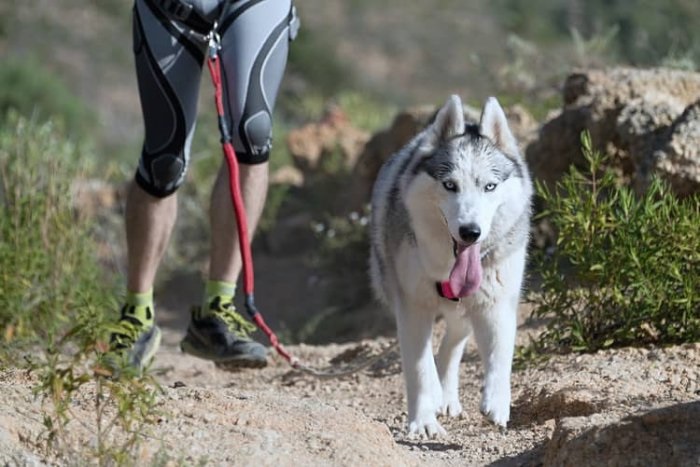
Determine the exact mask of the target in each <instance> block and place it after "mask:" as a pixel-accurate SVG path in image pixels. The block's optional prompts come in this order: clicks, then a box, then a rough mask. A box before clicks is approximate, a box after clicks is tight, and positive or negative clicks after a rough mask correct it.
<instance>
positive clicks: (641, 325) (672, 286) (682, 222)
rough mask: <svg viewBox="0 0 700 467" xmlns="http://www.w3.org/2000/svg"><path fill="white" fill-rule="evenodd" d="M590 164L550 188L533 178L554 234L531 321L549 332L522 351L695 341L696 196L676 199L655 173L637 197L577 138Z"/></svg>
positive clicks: (698, 278)
mask: <svg viewBox="0 0 700 467" xmlns="http://www.w3.org/2000/svg"><path fill="white" fill-rule="evenodd" d="M582 150H583V154H584V155H585V157H586V160H587V162H588V164H589V166H588V170H587V171H586V173H581V172H579V171H578V170H577V169H575V168H573V167H572V168H571V170H570V172H569V173H568V174H567V175H566V176H565V177H564V178H563V179H562V180H561V182H560V183H558V184H557V186H556V188H555V189H554V190H553V191H552V190H549V189H548V188H547V187H546V186H545V185H542V184H538V186H537V191H538V193H539V195H540V196H541V197H542V198H543V200H544V202H545V205H546V206H547V207H546V210H545V211H544V212H543V213H542V214H541V216H540V217H546V218H548V219H549V220H550V221H551V222H552V224H553V225H554V226H555V228H556V229H557V230H558V232H559V235H558V239H557V243H556V249H555V250H554V253H553V254H552V256H551V257H547V256H545V255H543V254H541V255H539V257H538V258H536V270H537V272H539V273H540V274H541V278H542V291H541V293H539V294H536V295H534V297H533V300H534V304H535V307H536V308H535V310H534V312H533V316H534V317H535V318H546V319H548V320H549V321H548V324H547V328H546V331H545V332H544V333H543V334H542V335H541V336H540V337H539V338H538V339H537V340H536V341H535V342H534V343H533V345H532V346H531V348H530V349H529V351H535V353H545V352H565V351H585V352H592V351H595V350H598V349H603V348H608V347H620V346H629V345H646V344H672V343H681V342H693V341H697V340H700V296H699V295H698V290H700V250H698V245H700V229H698V226H697V221H698V219H699V218H700V197H698V196H697V195H695V196H691V197H689V198H686V199H684V200H679V199H678V198H676V197H675V196H674V195H673V194H672V193H671V191H670V189H669V187H668V185H667V184H666V183H664V182H662V181H661V180H659V179H656V180H654V181H653V183H652V184H651V186H650V188H649V189H648V191H647V192H646V193H644V194H643V195H641V196H639V197H637V196H635V194H634V193H633V192H632V191H631V190H630V189H629V188H628V187H625V186H618V185H617V183H616V179H615V176H614V175H613V173H612V172H611V171H609V170H605V164H606V158H605V157H604V156H603V155H602V154H601V153H599V152H597V151H594V150H593V149H592V146H591V140H590V136H589V135H587V134H584V135H583V137H582Z"/></svg>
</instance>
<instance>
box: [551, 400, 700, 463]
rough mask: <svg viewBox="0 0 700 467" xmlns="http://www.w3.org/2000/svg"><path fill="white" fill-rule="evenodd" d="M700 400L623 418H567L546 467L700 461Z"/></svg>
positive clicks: (561, 423)
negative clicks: (699, 421)
mask: <svg viewBox="0 0 700 467" xmlns="http://www.w3.org/2000/svg"><path fill="white" fill-rule="evenodd" d="M698 420H700V402H688V403H684V404H677V405H673V406H670V407H666V408H661V409H656V410H652V411H649V412H646V413H642V414H639V415H631V416H627V417H624V418H622V419H619V418H618V419H612V420H610V419H609V418H606V417H604V416H602V415H600V414H595V415H592V416H589V417H572V418H564V419H562V420H560V421H559V422H558V423H557V426H556V428H555V430H554V434H553V436H552V439H551V441H549V442H548V443H547V446H546V450H545V455H544V462H543V465H545V466H594V465H595V466H601V465H603V466H604V465H627V466H647V465H674V466H688V467H690V466H697V465H699V464H700V423H698Z"/></svg>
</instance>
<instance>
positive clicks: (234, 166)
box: [207, 31, 397, 379]
mask: <svg viewBox="0 0 700 467" xmlns="http://www.w3.org/2000/svg"><path fill="white" fill-rule="evenodd" d="M219 41H220V38H219V35H218V34H217V33H216V32H215V31H212V32H211V34H210V36H209V54H208V57H207V66H208V67H209V73H210V75H211V81H212V84H213V85H214V100H215V102H216V113H217V116H218V121H219V132H220V134H221V144H222V147H223V150H224V156H225V157H226V164H227V165H228V181H229V190H230V192H231V200H232V201H233V210H234V212H235V215H236V226H237V228H238V243H239V247H240V249H241V258H242V261H243V292H244V293H245V308H246V311H247V312H248V315H249V316H250V319H251V320H252V321H253V322H254V323H255V325H256V326H257V327H258V329H260V330H261V331H262V332H263V333H265V335H266V336H267V339H268V341H269V342H270V345H272V347H274V349H275V351H276V352H277V353H278V354H279V355H280V356H281V357H282V358H284V359H285V360H286V361H287V362H289V364H290V365H291V366H292V368H294V369H296V370H300V371H303V372H305V373H308V374H310V375H313V376H315V377H317V378H322V379H327V378H338V377H341V376H346V375H350V374H353V373H356V372H358V371H360V370H362V369H364V368H367V367H369V366H371V365H372V364H374V363H376V362H377V361H379V360H381V359H383V358H384V357H386V356H387V355H389V354H390V353H391V352H393V351H394V350H395V349H396V346H397V343H394V344H393V345H391V346H389V347H388V348H386V349H384V351H382V352H381V353H380V354H379V355H377V356H375V357H373V358H371V359H368V360H366V361H365V362H363V363H361V364H359V365H357V366H355V367H352V368H350V369H344V370H337V371H322V370H316V369H314V368H311V367H309V366H306V365H304V364H302V363H301V362H299V360H298V359H297V358H295V357H294V356H292V355H291V354H290V353H289V352H288V351H287V350H286V349H285V348H284V347H283V346H282V344H281V343H280V342H279V339H277V335H276V334H275V333H274V331H272V329H270V327H269V326H268V325H267V323H265V320H264V319H263V317H262V314H260V312H259V311H258V309H257V308H256V306H255V299H254V295H253V289H254V278H253V256H252V254H251V251H250V242H249V241H248V223H247V217H246V212H245V206H244V205H243V195H242V194H241V186H240V178H239V170H238V160H237V159H236V151H235V150H234V149H233V144H232V143H231V132H230V131H229V127H228V122H227V121H226V117H225V114H224V99H223V85H222V83H221V59H220V57H219V50H220V49H221V44H220V42H219Z"/></svg>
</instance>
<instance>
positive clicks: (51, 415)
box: [0, 113, 158, 465]
mask: <svg viewBox="0 0 700 467" xmlns="http://www.w3.org/2000/svg"><path fill="white" fill-rule="evenodd" d="M6 121H7V122H8V125H7V126H6V127H4V129H3V130H1V131H0V264H2V268H0V329H1V330H2V332H1V333H0V343H1V344H2V347H1V348H0V351H1V352H0V353H1V355H2V358H1V359H0V361H2V362H3V365H8V366H9V365H22V366H25V367H27V368H28V369H29V370H30V371H31V373H32V374H34V375H35V376H36V377H37V379H38V383H37V385H36V387H35V393H36V394H37V395H39V396H41V398H42V400H44V401H46V402H48V403H47V405H46V406H45V411H44V426H45V428H46V432H45V433H44V434H45V437H42V439H41V440H40V441H41V442H42V443H43V445H44V446H45V448H46V450H47V451H51V452H53V453H54V454H55V455H57V456H58V457H61V458H65V459H67V460H70V462H73V463H78V464H81V463H87V462H93V461H94V460H97V461H98V463H99V464H100V465H106V464H114V463H116V464H118V465H123V464H128V463H129V459H130V457H129V456H130V455H132V454H133V452H134V450H135V449H136V448H137V446H138V445H139V442H140V441H141V440H142V439H143V436H144V434H145V426H146V425H148V424H150V423H152V422H153V421H154V420H155V417H156V415H157V410H156V407H157V403H156V402H157V401H156V396H157V388H158V386H157V384H156V383H155V381H154V380H153V379H152V378H151V377H150V376H148V375H146V376H145V377H142V378H137V377H135V375H133V374H132V375H129V374H128V373H126V372H125V373H124V374H123V376H122V377H121V378H119V379H111V378H105V376H109V372H107V371H106V370H105V369H103V368H101V367H100V366H99V362H100V360H101V357H102V355H103V354H104V352H105V351H106V350H107V345H106V344H105V343H104V340H105V339H104V337H105V329H106V323H107V321H109V320H111V319H112V316H110V315H109V314H108V313H107V312H110V314H111V313H113V312H114V311H115V310H117V304H116V302H115V299H114V297H116V293H115V283H114V281H113V280H112V278H110V277H109V276H107V275H106V274H105V273H104V272H103V271H102V270H101V269H100V265H99V262H98V258H97V254H96V252H97V250H98V247H97V245H96V243H95V241H94V240H93V238H92V236H91V230H90V222H89V220H88V219H86V218H85V217H84V216H81V215H80V214H79V213H77V212H75V211H74V208H73V205H72V199H71V186H72V182H73V181H74V179H76V178H78V177H80V176H81V175H82V174H83V171H84V168H83V166H84V165H83V163H82V160H83V158H84V157H86V155H85V154H84V153H83V150H82V149H81V148H80V147H79V146H78V145H76V144H74V143H72V142H70V141H66V140H65V139H63V138H62V135H61V133H60V132H57V131H56V129H55V128H54V126H53V125H52V124H51V123H44V124H38V123H36V122H35V121H33V120H27V119H25V118H23V117H20V116H18V115H17V114H16V113H11V114H10V115H9V116H8V117H7V119H6ZM26 349H31V350H32V352H31V353H28V355H27V356H25V358H24V360H22V359H19V358H18V357H19V356H20V355H21V354H22V353H23V351H24V350H26ZM78 396H82V397H88V398H92V401H93V403H94V407H95V410H96V412H95V419H94V423H93V421H90V420H87V421H86V420H80V419H79V418H78V417H76V416H75V414H74V413H73V412H72V407H73V405H74V401H75V399H76V398H77V397H78ZM78 423H80V424H82V425H84V427H85V428H86V429H87V430H88V432H89V434H90V435H92V434H94V436H95V443H94V446H90V445H88V446H81V447H80V448H81V449H80V450H78V451H76V449H75V448H74V447H71V446H70V444H69V442H68V441H67V439H68V438H69V437H68V436H67V433H68V429H69V428H70V427H73V426H75V425H77V424H78Z"/></svg>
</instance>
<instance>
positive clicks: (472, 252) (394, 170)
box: [370, 96, 532, 437]
mask: <svg viewBox="0 0 700 467" xmlns="http://www.w3.org/2000/svg"><path fill="white" fill-rule="evenodd" d="M531 196H532V183H531V180H530V175H529V174H528V171H527V167H526V166H525V162H524V160H523V158H522V156H521V155H520V153H519V151H518V147H517V144H516V141H515V138H514V137H513V134H512V133H511V131H510V129H509V127H508V122H507V121H506V117H505V114H504V113H503V109H502V108H501V106H500V105H499V104H498V101H497V100H496V99H495V98H493V97H492V98H489V99H488V100H487V101H486V104H485V105H484V108H483V110H482V114H481V121H480V123H479V124H478V125H466V124H465V121H464V114H463V109H462V102H461V100H460V98H459V97H458V96H451V97H450V98H449V99H448V100H447V102H446V103H445V105H444V106H443V107H442V108H441V109H440V110H439V111H438V113H437V116H436V117H435V120H434V122H433V123H432V124H430V125H429V126H428V127H427V128H426V129H424V130H423V131H422V132H421V133H419V134H418V135H417V136H416V137H414V138H413V140H411V141H410V142H409V143H408V144H407V145H406V146H405V147H404V148H403V149H401V150H400V151H399V152H398V153H396V154H394V155H393V156H392V157H391V158H390V159H389V160H388V161H387V162H386V163H385V164H384V166H383V167H382V169H381V170H380V172H379V175H378V177H377V180H376V182H375V185H374V190H373V193H372V216H371V219H372V220H371V230H370V236H371V257H370V274H371V278H372V286H373V288H374V291H375V293H376V295H377V297H378V298H379V299H380V300H381V301H382V302H384V303H385V304H386V305H387V306H388V307H389V308H390V309H391V310H392V311H393V313H394V315H395V316H396V322H397V327H398V337H399V344H400V347H401V362H402V368H403V373H404V378H405V381H406V396H407V400H408V431H409V433H410V434H417V435H421V436H423V435H427V436H429V437H434V436H437V435H442V434H445V430H444V429H443V428H442V426H440V424H439V423H438V421H437V415H449V416H453V417H454V416H457V415H459V414H460V413H461V411H462V405H461V404H460V402H459V374H458V372H459V363H460V360H461V357H462V354H463V352H464V346H465V344H466V342H467V337H468V334H470V333H472V331H473V335H474V336H475V339H476V343H477V346H478V349H479V354H480V355H481V360H482V362H483V364H484V367H485V378H484V383H483V386H482V398H481V412H482V413H483V414H484V415H485V416H486V417H488V419H489V420H491V421H492V422H493V423H495V424H496V425H499V426H501V427H505V425H506V423H507V422H508V418H509V416H510V397H511V394H510V374H511V366H512V359H513V347H514V344H515V329H516V310H517V306H518V301H519V298H520V289H521V284H522V280H523V270H524V268H525V257H526V248H527V243H528V236H529V228H530V212H531V207H530V198H531ZM437 316H442V317H443V318H444V319H445V321H446V323H447V332H446V334H445V337H444V339H443V340H442V343H441V344H440V348H439V351H438V354H437V357H436V358H433V351H432V342H431V340H432V339H431V338H432V329H433V323H434V321H435V319H436V317H437Z"/></svg>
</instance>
